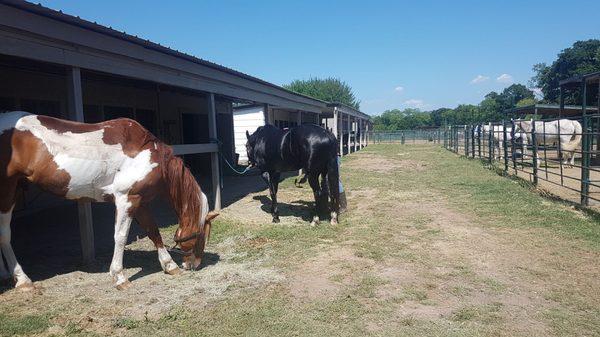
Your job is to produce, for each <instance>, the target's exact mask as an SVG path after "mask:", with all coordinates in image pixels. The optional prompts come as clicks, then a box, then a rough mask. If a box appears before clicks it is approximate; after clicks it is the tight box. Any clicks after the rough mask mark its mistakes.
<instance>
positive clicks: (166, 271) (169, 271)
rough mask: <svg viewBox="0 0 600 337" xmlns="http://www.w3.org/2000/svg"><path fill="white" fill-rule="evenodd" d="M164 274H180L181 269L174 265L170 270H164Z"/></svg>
mask: <svg viewBox="0 0 600 337" xmlns="http://www.w3.org/2000/svg"><path fill="white" fill-rule="evenodd" d="M165 274H169V275H172V276H175V275H179V274H181V269H179V267H175V268H173V269H171V270H165Z"/></svg>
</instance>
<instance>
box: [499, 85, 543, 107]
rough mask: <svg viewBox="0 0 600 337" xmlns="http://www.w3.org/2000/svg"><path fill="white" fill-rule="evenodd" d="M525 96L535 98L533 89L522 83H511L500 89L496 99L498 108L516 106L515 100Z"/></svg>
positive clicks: (517, 100)
mask: <svg viewBox="0 0 600 337" xmlns="http://www.w3.org/2000/svg"><path fill="white" fill-rule="evenodd" d="M526 98H531V99H535V94H534V93H533V91H531V90H529V89H527V87H526V86H524V85H523V84H512V85H511V86H509V87H506V88H504V90H502V93H501V94H500V95H498V98H497V100H498V103H500V108H501V109H502V111H504V110H506V109H510V108H514V107H516V106H517V102H519V101H521V100H523V99H526Z"/></svg>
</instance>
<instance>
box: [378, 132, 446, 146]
mask: <svg viewBox="0 0 600 337" xmlns="http://www.w3.org/2000/svg"><path fill="white" fill-rule="evenodd" d="M442 134H443V130H442V129H415V130H397V131H373V132H371V134H370V139H372V140H373V142H374V143H400V144H428V143H433V144H440V143H441V142H442V139H443V135H442Z"/></svg>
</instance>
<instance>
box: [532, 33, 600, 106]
mask: <svg viewBox="0 0 600 337" xmlns="http://www.w3.org/2000/svg"><path fill="white" fill-rule="evenodd" d="M533 71H534V72H535V75H534V76H533V77H532V79H531V81H530V84H531V86H535V87H537V88H540V89H541V90H542V93H543V94H544V100H545V101H546V102H549V103H558V100H559V95H560V90H559V82H560V81H561V80H565V79H567V78H570V77H574V76H578V75H583V74H588V73H592V72H596V71H600V40H597V39H592V40H587V41H577V42H575V43H574V44H573V46H572V47H570V48H567V49H564V50H563V51H561V52H560V53H559V54H558V57H557V59H556V60H555V61H554V62H552V64H551V65H546V64H545V63H538V64H536V65H534V66H533ZM590 95H594V93H593V92H590ZM592 100H593V98H592ZM565 102H566V104H579V103H580V102H581V98H580V95H579V91H578V90H577V89H576V90H574V91H572V92H569V93H567V95H565Z"/></svg>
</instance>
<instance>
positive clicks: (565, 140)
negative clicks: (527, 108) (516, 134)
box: [515, 119, 582, 166]
mask: <svg viewBox="0 0 600 337" xmlns="http://www.w3.org/2000/svg"><path fill="white" fill-rule="evenodd" d="M534 123H535V124H534ZM534 125H535V139H536V143H537V145H544V146H546V145H553V144H556V143H559V144H560V148H559V150H560V152H559V157H560V158H561V159H563V164H565V165H570V166H573V165H575V150H576V149H577V148H578V147H580V146H581V136H582V128H581V124H580V123H579V122H578V121H573V120H570V119H561V120H556V121H551V122H544V121H533V120H530V121H516V122H515V129H516V130H521V131H523V132H524V133H526V134H527V137H524V138H523V140H524V141H525V140H527V142H528V143H530V144H533V141H532V132H531V131H532V130H533V126H534ZM559 126H560V132H559ZM565 153H566V155H564V156H563V154H565ZM537 157H538V160H537V165H538V166H539V165H540V160H539V151H538V152H537Z"/></svg>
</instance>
